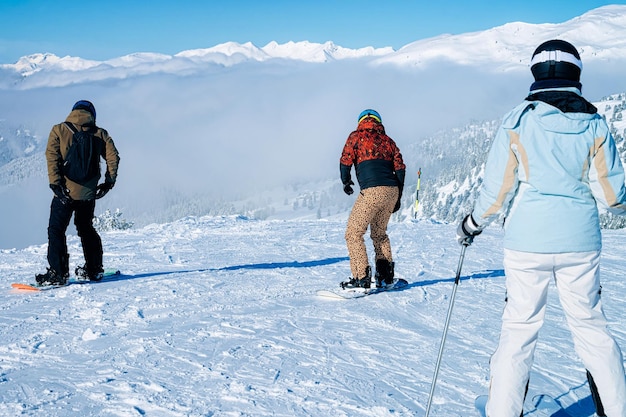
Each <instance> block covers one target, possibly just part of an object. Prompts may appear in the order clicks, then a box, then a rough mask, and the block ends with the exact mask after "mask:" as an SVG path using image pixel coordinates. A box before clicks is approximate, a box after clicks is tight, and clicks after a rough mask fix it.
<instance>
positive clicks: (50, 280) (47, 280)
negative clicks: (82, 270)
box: [35, 268, 69, 287]
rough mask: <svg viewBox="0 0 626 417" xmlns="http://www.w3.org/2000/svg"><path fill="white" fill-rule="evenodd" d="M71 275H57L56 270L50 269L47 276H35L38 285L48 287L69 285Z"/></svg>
mask: <svg viewBox="0 0 626 417" xmlns="http://www.w3.org/2000/svg"><path fill="white" fill-rule="evenodd" d="M68 276H69V274H57V273H56V272H55V271H54V269H50V268H48V269H47V271H46V273H45V274H37V275H35V281H37V285H39V286H41V287H43V286H46V285H67V278H68Z"/></svg>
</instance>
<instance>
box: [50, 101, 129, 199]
mask: <svg viewBox="0 0 626 417" xmlns="http://www.w3.org/2000/svg"><path fill="white" fill-rule="evenodd" d="M65 121H66V122H70V123H72V124H73V125H74V126H75V127H76V128H77V129H79V130H81V129H82V130H90V131H92V132H93V133H94V136H95V137H96V138H97V139H99V140H101V141H102V142H103V146H102V147H101V148H102V154H101V157H102V158H103V159H104V160H105V162H106V170H105V172H104V177H105V181H107V182H110V183H113V184H115V181H116V179H117V168H118V165H119V160H120V157H119V153H118V151H117V148H116V147H115V143H114V142H113V139H112V138H111V137H110V136H109V133H108V132H107V131H106V130H105V129H102V128H100V127H97V126H96V123H95V120H94V118H93V115H92V114H91V113H90V112H89V111H87V110H85V109H76V110H72V111H71V112H70V114H69V115H68V116H67V118H66V119H65ZM73 136H74V133H73V132H72V131H71V130H70V129H69V127H68V126H67V125H65V123H59V124H57V125H54V126H53V127H52V130H51V131H50V135H49V136H48V144H47V146H46V153H45V154H46V162H47V165H48V181H49V182H50V184H57V185H60V186H64V187H66V188H67V189H68V190H69V191H70V197H72V199H73V200H93V199H95V196H96V187H97V185H98V181H99V180H100V178H101V176H100V175H98V176H97V177H95V178H94V179H92V180H90V181H89V182H88V183H86V184H83V185H81V184H78V183H75V182H73V181H71V180H70V179H68V178H67V177H65V176H64V175H63V172H62V169H61V167H62V165H63V160H64V159H65V157H66V155H67V152H68V150H69V147H70V145H71V144H72V137H73Z"/></svg>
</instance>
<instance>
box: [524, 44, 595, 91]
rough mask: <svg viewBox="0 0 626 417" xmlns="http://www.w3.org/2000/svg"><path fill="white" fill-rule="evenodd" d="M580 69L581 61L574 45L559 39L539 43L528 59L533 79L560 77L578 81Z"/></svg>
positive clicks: (581, 66) (541, 79)
mask: <svg viewBox="0 0 626 417" xmlns="http://www.w3.org/2000/svg"><path fill="white" fill-rule="evenodd" d="M582 69H583V63H582V61H581V60H580V55H579V54H578V51H577V50H576V48H575V47H574V45H572V44H571V43H569V42H566V41H563V40H560V39H553V40H549V41H547V42H544V43H542V44H541V45H539V46H538V47H537V49H535V52H534V53H533V57H532V59H531V61H530V71H531V72H532V73H533V77H535V81H543V80H550V79H562V80H569V81H575V82H579V81H580V73H581V71H582Z"/></svg>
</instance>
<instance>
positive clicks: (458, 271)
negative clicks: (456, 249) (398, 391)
mask: <svg viewBox="0 0 626 417" xmlns="http://www.w3.org/2000/svg"><path fill="white" fill-rule="evenodd" d="M469 243H471V242H469ZM469 243H463V244H462V249H461V256H460V257H459V266H458V267H457V268H456V277H455V278H454V287H453V288H452V295H451V296H450V305H449V306H448V315H447V317H446V323H445V324H444V326H443V336H442V337H441V345H440V346H439V355H438V356H437V364H436V365H435V374H434V375H433V382H432V384H431V385H430V394H429V395H428V405H427V406H426V416H425V417H428V414H429V413H430V406H431V404H432V401H433V394H434V392H435V384H436V383H437V375H438V374H439V367H440V366H441V357H442V356H443V346H444V344H445V343H446V336H447V334H448V327H449V326H450V317H452V307H453V306H454V297H455V296H456V289H457V288H458V287H459V281H460V280H461V268H462V267H463V259H464V258H465V249H467V247H468V246H469Z"/></svg>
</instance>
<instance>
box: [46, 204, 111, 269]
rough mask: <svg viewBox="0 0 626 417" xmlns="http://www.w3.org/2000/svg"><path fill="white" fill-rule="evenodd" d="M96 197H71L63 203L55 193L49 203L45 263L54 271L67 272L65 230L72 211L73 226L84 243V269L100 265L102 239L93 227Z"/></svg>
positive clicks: (99, 267)
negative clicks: (94, 198)
mask: <svg viewBox="0 0 626 417" xmlns="http://www.w3.org/2000/svg"><path fill="white" fill-rule="evenodd" d="M95 208H96V200H84V201H80V200H74V201H72V202H71V203H69V204H63V203H62V202H61V200H59V199H58V198H57V197H56V196H55V197H54V198H53V199H52V204H51V205H50V220H49V222H48V263H49V264H50V269H53V270H54V271H55V272H56V273H57V274H59V275H64V276H67V275H69V254H68V252H67V241H66V238H65V232H66V231H67V227H68V226H69V224H70V219H71V218H72V214H74V225H75V226H76V232H77V233H78V236H79V237H80V241H81V244H82V246H83V255H84V256H85V269H86V270H87V271H97V270H99V269H101V268H102V240H101V239H100V235H98V232H97V231H96V229H95V228H94V227H93V216H94V210H95Z"/></svg>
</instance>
